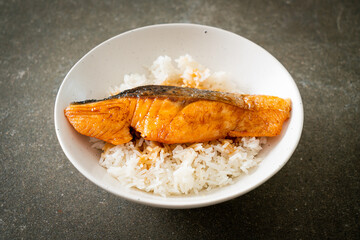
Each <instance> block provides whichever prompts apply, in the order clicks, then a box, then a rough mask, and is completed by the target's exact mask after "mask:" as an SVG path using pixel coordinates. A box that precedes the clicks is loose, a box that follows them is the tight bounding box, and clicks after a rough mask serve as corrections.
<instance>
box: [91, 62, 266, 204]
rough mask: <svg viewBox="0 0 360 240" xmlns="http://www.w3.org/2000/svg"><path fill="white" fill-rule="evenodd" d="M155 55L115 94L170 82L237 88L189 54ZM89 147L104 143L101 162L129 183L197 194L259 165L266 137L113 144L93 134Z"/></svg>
mask: <svg viewBox="0 0 360 240" xmlns="http://www.w3.org/2000/svg"><path fill="white" fill-rule="evenodd" d="M175 62H176V63H177V66H174V64H173V62H172V60H171V59H170V58H169V57H167V56H160V57H158V58H157V59H156V60H155V61H154V63H153V64H152V66H151V67H150V68H149V74H148V75H147V76H145V75H140V74H130V75H125V76H124V83H123V84H121V85H120V86H119V87H114V88H113V89H112V90H111V94H112V95H115V94H117V93H119V92H122V91H123V90H125V89H129V88H134V87H138V86H142V85H149V84H156V85H160V84H163V85H172V86H181V87H193V88H200V89H207V90H216V91H227V92H230V91H234V89H236V88H235V87H234V85H233V84H231V83H230V82H229V81H227V79H226V74H225V73H223V72H215V73H211V72H210V70H209V69H207V68H205V67H203V66H202V65H200V64H199V63H197V62H196V61H194V60H193V59H192V57H191V56H189V55H185V56H181V57H179V58H178V59H176V60H175ZM91 141H92V142H93V143H94V144H93V147H95V148H99V149H102V151H103V152H102V154H101V158H100V165H101V166H103V167H104V168H106V169H107V171H108V173H109V174H110V175H112V176H113V177H115V178H117V179H118V180H119V181H120V182H121V183H122V184H124V185H126V186H128V187H135V188H138V189H140V190H144V191H146V192H152V193H154V194H158V195H161V196H164V197H165V196H171V195H183V194H197V193H199V192H201V191H209V190H211V189H214V188H218V187H222V186H225V185H228V184H232V183H233V182H234V181H235V180H236V178H237V177H238V176H240V175H242V174H244V173H245V174H246V173H248V171H249V170H250V169H251V168H253V167H255V166H257V165H258V164H259V162H260V161H261V159H260V158H258V157H256V156H257V155H258V153H259V152H260V150H261V149H262V147H261V145H262V144H264V143H265V142H266V138H255V137H243V138H235V136H234V137H233V138H230V139H218V140H214V141H210V142H204V143H187V144H166V143H158V142H154V141H148V140H145V139H144V138H141V137H136V138H134V139H133V140H131V141H130V142H128V143H125V144H121V145H117V146H115V145H112V144H109V143H106V144H105V143H103V142H101V141H98V140H96V139H92V140H91Z"/></svg>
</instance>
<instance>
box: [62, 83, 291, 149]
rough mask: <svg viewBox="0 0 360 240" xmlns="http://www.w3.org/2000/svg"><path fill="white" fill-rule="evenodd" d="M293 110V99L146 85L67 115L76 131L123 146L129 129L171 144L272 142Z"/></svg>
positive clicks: (77, 106) (75, 108) (75, 105)
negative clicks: (227, 140)
mask: <svg viewBox="0 0 360 240" xmlns="http://www.w3.org/2000/svg"><path fill="white" fill-rule="evenodd" d="M290 111H291V101H290V99H282V98H279V97H274V96H265V95H243V94H236V93H227V92H218V91H210V90H201V89H195V88H186V87H175V86H164V85H147V86H141V87H136V88H133V89H129V90H125V91H123V92H121V93H119V94H117V95H114V96H110V97H108V98H105V99H102V100H85V101H80V102H73V103H71V104H70V106H68V107H67V108H66V109H65V110H64V113H65V116H66V117H67V119H68V120H69V122H70V124H71V125H72V126H73V127H74V129H75V130H76V131H77V132H79V133H81V134H83V135H86V136H90V137H95V138H98V139H101V140H104V141H105V142H109V143H112V144H114V145H119V144H123V143H127V142H129V141H131V140H132V138H133V137H132V135H131V134H130V128H133V129H135V130H136V131H137V132H140V133H141V136H142V137H144V138H145V139H147V140H152V141H158V142H162V143H168V144H172V143H191V142H205V141H211V140H215V139H219V138H225V137H244V136H253V137H261V136H268V137H272V136H277V135H279V134H280V132H281V129H282V125H283V123H284V121H286V120H287V119H288V118H289V117H290Z"/></svg>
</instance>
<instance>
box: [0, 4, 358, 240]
mask: <svg viewBox="0 0 360 240" xmlns="http://www.w3.org/2000/svg"><path fill="white" fill-rule="evenodd" d="M168 22H191V23H200V24H206V25H212V26H215V27H220V28H224V29H227V30H230V31H232V32H235V33H237V34H239V35H242V36H244V37H246V38H248V39H250V40H252V41H254V42H256V43H258V44H259V45H261V46H263V47H264V48H265V49H267V50H268V51H269V52H270V53H272V54H273V55H274V56H275V57H276V58H278V59H279V60H280V61H281V62H282V63H283V65H284V66H285V67H286V68H287V69H288V71H289V72H290V73H291V75H292V76H293V78H294V79H295V81H296V83H297V85H298V87H299V89H300V92H301V94H302V97H303V101H304V108H305V124H304V131H303V136H302V139H301V141H300V144H299V146H298V148H297V150H296V151H295V153H294V155H293V156H292V158H291V159H290V161H289V162H288V163H287V164H286V166H285V167H284V168H283V169H282V170H281V171H280V172H279V173H278V174H277V175H275V176H274V177H273V178H272V179H270V180H269V181H268V182H266V183H265V184H263V185H262V186H260V187H259V188H257V189H255V190H253V191H251V192H250V193H248V194H246V195H244V196H241V197H239V198H236V199H234V200H231V201H228V202H225V203H222V204H218V205H215V206H211V207H206V208H200V209H190V210H166V209H158V208H152V207H147V206H142V205H138V204H135V203H132V202H128V201H126V200H123V199H121V198H118V197H116V196H114V195H112V194H110V193H108V192H106V191H104V190H102V189H100V188H98V187H97V186H95V185H94V184H92V183H91V182H90V181H88V180H87V179H85V178H84V177H83V176H82V175H81V174H80V173H79V172H78V171H77V170H76V169H75V168H74V167H73V166H72V164H71V163H70V162H69V161H68V160H67V158H66V157H65V155H64V154H63V152H62V150H61V148H60V145H59V144H58V142H57V139H56V136H55V130H54V123H53V106H54V102H55V96H56V93H57V90H58V88H59V86H60V84H61V82H62V80H63V78H64V77H65V75H66V73H67V72H68V71H69V70H70V68H71V67H72V66H73V64H75V63H76V62H77V61H78V60H79V59H80V58H81V57H82V56H83V55H84V54H85V53H86V52H88V51H89V50H90V49H91V48H93V47H94V46H96V45H97V44H99V43H101V42H102V41H104V40H106V39H108V38H110V37H112V36H115V35H117V34H119V33H122V32H124V31H126V30H129V29H133V28H137V27H141V26H145V25H150V24H156V23H168ZM0 26H1V27H0V29H1V30H0V31H1V34H0V40H1V45H0V66H1V68H0V73H1V79H0V159H1V170H0V172H1V176H0V180H1V192H0V201H1V202H0V204H1V207H0V234H1V235H0V238H1V239H21V238H24V239H44V238H46V239H47V238H49V239H51V238H56V239H79V238H85V239H93V238H115V239H116V238H118V239H129V238H136V239H143V238H149V239H189V238H190V239H191V238H196V239H199V238H200V239H223V238H225V239H226V238H235V237H238V238H252V239H258V238H259V239H274V238H280V239H326V238H331V239H360V230H359V229H360V226H359V222H360V218H359V212H360V211H359V210H360V201H359V199H360V173H359V170H360V169H359V160H360V137H359V134H360V128H359V121H360V113H359V105H360V96H359V90H360V89H359V88H360V82H359V81H360V79H359V77H360V67H359V64H360V58H359V56H360V27H359V26H360V1H292V0H284V1H201V0H197V1H188V2H185V1H184V2H183V1H171V2H170V1H165V0H164V1H145V0H143V1H0Z"/></svg>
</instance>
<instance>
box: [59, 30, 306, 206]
mask: <svg viewBox="0 0 360 240" xmlns="http://www.w3.org/2000/svg"><path fill="white" fill-rule="evenodd" d="M184 54H190V55H191V56H193V58H194V59H195V60H197V61H198V62H200V63H201V64H203V65H204V66H206V67H208V68H210V69H211V70H212V71H213V72H214V71H225V72H227V73H229V75H230V78H231V80H232V81H234V82H236V83H237V85H238V86H239V87H240V89H241V90H242V91H243V92H245V93H249V94H266V95H274V96H279V97H283V98H291V100H292V112H291V118H290V120H288V121H287V122H286V123H285V124H284V128H283V131H282V134H281V135H280V136H278V137H275V138H271V139H269V141H268V143H267V144H266V146H265V147H264V149H263V150H262V152H261V153H260V156H259V157H262V158H263V161H262V163H261V164H260V165H259V166H258V167H257V168H256V169H254V170H253V171H252V172H251V174H249V175H245V176H243V177H241V178H240V179H239V180H238V181H237V182H236V183H235V184H233V185H230V186H226V187H223V188H219V189H217V190H213V191H210V192H204V193H201V194H199V195H189V196H181V197H167V198H164V197H160V196H156V195H153V194H151V193H145V192H142V191H139V190H136V189H127V188H125V187H123V186H122V185H121V184H120V183H119V182H118V181H117V180H116V179H114V178H112V177H111V176H109V175H108V174H107V172H106V170H105V169H104V168H102V167H101V166H100V165H99V164H98V160H99V156H100V154H99V152H98V151H96V150H94V149H92V148H91V144H90V143H89V140H88V137H84V136H81V135H80V134H78V133H77V132H75V130H74V129H73V128H72V126H70V124H69V123H68V121H67V119H66V118H65V116H64V109H65V108H66V107H67V106H68V105H69V103H70V102H72V101H77V100H85V99H94V98H103V97H106V96H107V93H108V90H109V88H110V87H111V86H116V85H120V83H121V82H122V81H123V76H124V74H128V73H146V68H145V67H147V66H150V65H151V63H152V62H153V61H154V60H155V59H156V58H157V57H158V56H160V55H168V56H170V57H171V58H173V59H175V58H177V57H179V56H181V55H184ZM302 126H303V106H302V101H301V97H300V93H299V91H298V89H297V87H296V84H295V83H294V81H293V79H292V78H291V76H290V74H289V73H288V72H287V71H286V69H285V68H284V67H283V66H282V65H281V64H280V63H279V62H278V61H277V60H276V59H275V58H274V57H273V56H271V55H270V54H269V53H268V52H267V51H265V50H264V49H263V48H261V47H259V46H258V45H256V44H254V43H252V42H251V41H249V40H247V39H245V38H243V37H240V36H238V35H236V34H233V33H231V32H228V31H225V30H221V29H218V28H214V27H209V26H202V25H194V24H164V25H154V26H149V27H144V28H140V29H137V30H132V31H129V32H126V33H123V34H120V35H118V36H116V37H114V38H111V39H109V40H107V41H105V42H104V43H102V44H100V45H99V46H97V47H95V48H94V49H93V50H91V51H90V52H89V53H88V54H86V55H85V56H84V57H83V58H82V59H81V60H79V62H78V63H77V64H76V65H75V66H74V67H73V68H72V69H71V70H70V72H69V73H68V74H67V76H66V77H65V79H64V81H63V83H62V85H61V87H60V89H59V92H58V95H57V98H56V103H55V127H56V133H57V136H58V139H59V142H60V144H61V146H62V148H63V150H64V152H65V154H66V156H67V157H68V158H69V159H70V161H71V162H72V163H73V165H74V166H75V167H76V168H77V169H78V170H79V171H80V172H81V173H82V174H83V175H85V176H86V177H87V178H88V179H89V180H91V181H92V182H94V183H95V184H97V185H98V186H100V187H102V188H104V189H106V190H108V191H110V192H112V193H114V194H116V195H118V196H121V197H124V198H126V199H128V200H132V201H136V202H139V203H143V204H148V205H152V206H158V207H168V208H190V207H200V206H206V205H211V204H215V203H219V202H222V201H225V200H228V199H231V198H234V197H237V196H239V195H242V194H244V193H246V192H248V191H250V190H252V189H254V188H255V187H257V186H259V185H260V184H262V183H263V182H265V181H266V180H267V179H269V178H270V177H271V176H273V175H274V174H275V173H276V172H277V171H278V170H280V168H281V167H282V166H283V165H284V164H285V163H286V162H287V160H288V159H289V158H290V157H291V155H292V153H293V151H294V150H295V148H296V146H297V144H298V142H299V139H300V136H301V132H302Z"/></svg>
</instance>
